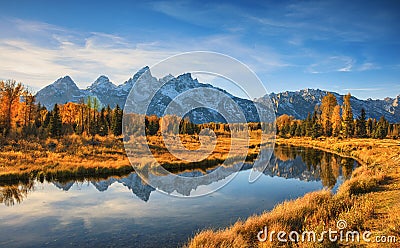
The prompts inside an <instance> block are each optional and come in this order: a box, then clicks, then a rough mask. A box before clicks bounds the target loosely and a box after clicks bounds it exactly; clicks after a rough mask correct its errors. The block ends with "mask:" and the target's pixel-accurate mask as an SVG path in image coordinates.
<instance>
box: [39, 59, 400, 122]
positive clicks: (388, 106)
mask: <svg viewBox="0 0 400 248" xmlns="http://www.w3.org/2000/svg"><path fill="white" fill-rule="evenodd" d="M144 73H145V74H146V73H147V74H148V75H147V76H148V77H150V78H151V79H152V80H155V81H156V83H157V80H158V83H159V85H160V84H164V85H163V87H162V88H161V89H160V90H159V91H158V92H157V94H156V95H155V97H154V99H153V101H152V102H151V104H150V107H149V110H148V114H156V115H158V116H160V115H162V113H163V111H164V110H165V108H166V106H167V105H168V104H169V103H170V102H171V101H172V99H173V98H174V97H176V96H177V95H179V94H180V93H182V92H185V91H187V90H190V89H194V88H209V89H215V90H218V91H220V92H223V93H225V94H227V95H228V96H230V97H231V98H232V99H233V100H234V101H235V102H236V103H238V105H239V106H240V107H241V108H242V110H243V113H244V115H245V117H246V119H247V121H257V115H256V114H255V113H256V108H255V104H265V103H271V102H272V104H273V107H274V110H275V113H276V115H277V116H280V115H283V114H288V115H291V116H294V117H295V118H296V119H305V118H306V117H307V114H308V113H312V112H313V111H314V108H315V106H316V105H318V104H321V100H322V98H323V97H324V96H325V95H326V94H327V93H328V91H323V90H320V89H303V90H299V91H286V92H281V93H271V94H267V95H265V96H262V97H260V98H257V99H254V100H253V101H251V100H248V99H243V98H239V97H235V96H233V95H231V94H229V93H228V92H226V91H225V90H223V89H220V88H217V87H214V86H212V85H211V84H205V83H200V82H198V80H197V79H193V78H192V76H191V74H190V73H185V74H182V75H179V76H177V77H173V76H172V75H167V76H165V77H164V78H161V79H155V78H154V77H152V76H151V72H150V69H149V67H147V66H146V67H143V68H142V69H140V70H139V71H138V72H137V73H136V74H135V75H134V76H133V77H132V78H130V79H128V80H127V81H125V82H124V83H123V84H120V85H118V86H117V85H115V84H114V83H112V82H111V81H110V80H109V78H108V77H106V76H100V77H99V78H98V79H96V81H94V82H93V83H92V84H91V85H90V86H89V87H87V88H86V89H79V88H78V86H77V85H76V84H75V82H74V81H73V80H72V79H71V78H70V77H69V76H65V77H62V78H59V79H58V80H56V81H55V82H54V83H52V84H50V85H48V86H46V87H44V88H43V89H41V90H40V91H39V92H37V94H36V99H37V101H38V102H40V103H41V104H42V105H44V106H46V107H47V108H48V109H52V108H53V106H54V104H56V103H59V104H64V103H66V102H79V101H82V100H83V99H86V98H87V97H88V96H92V97H96V98H97V99H98V100H99V101H100V103H101V104H102V105H103V106H107V105H110V107H112V108H114V107H115V106H116V105H117V104H118V105H119V106H120V107H122V108H123V107H124V106H125V102H126V99H127V97H128V95H129V92H130V91H131V89H132V87H133V85H134V84H135V83H136V81H137V80H138V79H139V78H140V77H141V76H142V75H143V74H144ZM331 93H332V94H333V95H335V97H336V98H337V101H338V104H342V103H343V95H340V94H338V93H336V92H331ZM268 97H269V99H270V101H269V100H268ZM214 100H218V99H214ZM399 102H400V95H398V96H397V97H396V98H389V97H387V98H385V99H382V100H379V99H378V100H373V99H367V100H362V99H358V98H356V97H353V96H352V97H351V106H352V109H353V113H354V116H355V117H357V116H358V115H359V114H360V112H361V109H362V108H364V109H365V111H366V114H367V117H371V118H377V119H379V118H380V117H381V116H384V117H385V118H386V119H387V120H388V121H390V122H393V123H394V122H400V106H399ZM196 111H197V113H191V115H190V118H191V119H192V121H194V122H196V123H202V122H208V121H214V122H224V121H225V120H224V119H223V117H222V116H221V115H218V113H216V112H215V111H212V110H209V109H201V110H196Z"/></svg>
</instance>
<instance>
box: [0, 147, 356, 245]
mask: <svg viewBox="0 0 400 248" xmlns="http://www.w3.org/2000/svg"><path fill="white" fill-rule="evenodd" d="M355 166H357V163H356V161H354V160H352V159H349V158H343V157H339V156H337V155H333V154H330V153H326V152H322V151H318V150H313V149H306V148H299V147H288V146H277V147H275V150H274V154H273V155H272V158H271V160H270V163H269V164H268V167H267V168H266V169H265V171H264V172H263V175H262V177H260V178H259V179H258V180H257V181H256V182H254V183H249V182H248V177H249V169H248V167H249V166H244V168H243V170H241V171H240V172H239V173H238V174H237V175H236V177H235V178H234V179H233V180H232V181H230V182H229V183H228V184H227V185H226V186H224V187H223V188H221V189H220V190H218V191H216V192H214V193H212V194H209V195H206V196H202V197H195V198H179V197H173V196H169V195H167V194H165V193H160V192H158V191H156V190H155V189H154V188H152V187H151V186H149V185H146V184H145V183H144V182H143V181H142V180H141V179H140V177H138V176H137V174H135V173H131V174H129V175H126V176H122V177H117V176H115V177H113V176H111V177H109V178H95V179H94V178H90V179H85V180H80V181H65V180H64V181H60V180H58V181H55V180H53V181H44V182H43V183H41V182H39V181H37V180H32V181H30V182H25V183H13V184H6V183H4V182H3V183H2V184H1V186H0V247H72V246H80V247H114V246H124V247H178V246H182V245H183V244H185V242H187V240H188V239H189V238H190V237H191V236H193V235H194V234H195V233H196V232H197V231H199V230H202V229H204V228H221V227H226V226H228V225H230V224H232V223H234V222H235V221H237V220H238V219H239V218H240V219H245V218H247V217H248V216H250V215H253V214H260V213H262V212H263V211H265V210H270V209H272V208H273V207H274V205H276V204H277V203H280V202H283V201H285V200H289V199H294V198H297V197H299V196H302V195H304V194H306V193H307V192H311V191H316V190H319V189H322V188H329V189H331V190H332V191H335V190H336V189H337V187H338V186H339V185H340V184H341V183H342V182H343V180H345V179H346V178H348V177H349V176H350V174H351V172H352V170H353V168H354V167H355ZM192 172H193V173H196V170H193V171H192ZM184 173H186V174H187V172H184ZM199 173H200V172H199ZM195 190H200V189H193V191H192V192H194V191H195Z"/></svg>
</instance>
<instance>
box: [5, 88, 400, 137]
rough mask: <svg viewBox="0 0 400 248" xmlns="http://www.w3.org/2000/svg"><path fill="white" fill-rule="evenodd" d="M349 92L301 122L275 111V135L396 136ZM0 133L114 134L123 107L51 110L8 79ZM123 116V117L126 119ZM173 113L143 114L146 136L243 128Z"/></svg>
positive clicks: (89, 101)
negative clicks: (355, 106)
mask: <svg viewBox="0 0 400 248" xmlns="http://www.w3.org/2000/svg"><path fill="white" fill-rule="evenodd" d="M350 98H351V95H350V93H348V94H347V95H345V96H344V99H343V106H340V105H339V104H338V103H337V99H336V97H335V96H334V95H333V94H331V93H328V94H327V95H326V96H325V97H324V98H323V99H322V103H321V105H316V106H315V110H314V112H313V113H309V114H308V116H307V118H306V119H305V120H296V119H294V118H293V117H292V116H289V115H286V114H284V115H281V116H279V117H278V118H277V119H276V133H277V135H279V136H280V137H284V138H288V137H304V136H307V137H312V138H318V137H320V136H325V137H341V138H352V137H356V138H380V139H382V138H393V139H397V138H398V137H399V128H400V124H394V123H389V122H388V121H387V120H386V119H385V118H384V117H383V116H382V117H381V118H380V119H379V120H376V119H372V118H368V119H367V118H366V111H365V110H364V109H362V111H361V113H357V114H358V117H357V118H354V114H353V111H352V108H351V103H350ZM0 109H1V112H0V134H1V137H2V138H14V139H18V138H29V137H37V138H39V139H46V138H48V137H51V138H56V137H60V136H64V135H70V134H77V135H86V136H95V135H100V136H107V135H114V136H120V135H121V134H122V119H123V110H122V109H121V107H120V106H118V105H117V106H116V107H115V108H114V109H112V108H110V106H106V107H105V106H100V102H99V100H98V99H97V98H95V97H90V96H89V97H87V98H86V99H81V100H80V102H79V103H72V102H68V103H65V104H55V105H54V108H53V109H52V110H48V109H46V107H44V106H42V105H41V104H40V103H37V102H36V101H35V96H34V95H33V94H32V92H30V91H29V90H28V89H27V88H26V87H24V85H22V84H21V83H17V82H16V81H14V80H6V81H0ZM132 116H133V118H132V121H129V122H127V123H129V124H126V125H130V126H129V127H128V128H127V130H131V131H130V132H131V133H127V134H128V135H133V134H134V133H135V132H139V131H140V128H143V127H141V125H140V123H137V121H136V122H135V118H134V115H132ZM128 118H129V117H128ZM174 118H178V117H175V116H165V117H162V118H160V117H157V116H155V115H152V116H146V117H145V129H146V130H145V132H146V135H151V136H152V135H157V134H160V132H161V126H162V125H161V122H162V121H163V123H164V124H165V127H164V128H167V129H170V130H177V129H178V130H179V133H180V134H189V135H193V134H198V133H199V132H200V130H202V129H204V128H209V129H211V130H214V131H217V132H219V133H226V132H229V131H230V128H232V127H233V128H237V129H243V126H242V125H240V124H233V125H230V126H229V125H228V124H226V123H225V124H224V123H205V124H194V123H192V122H191V121H190V120H189V119H188V118H184V119H183V120H181V121H180V124H179V126H178V125H177V124H174V123H178V122H177V121H176V120H174ZM172 125H174V126H172ZM248 128H249V129H250V130H258V129H261V124H260V123H248Z"/></svg>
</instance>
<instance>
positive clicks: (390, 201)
mask: <svg viewBox="0 0 400 248" xmlns="http://www.w3.org/2000/svg"><path fill="white" fill-rule="evenodd" d="M277 143H278V144H287V145H295V146H304V147H313V148H319V149H323V150H328V151H333V152H336V153H339V154H341V155H346V156H352V157H354V158H356V159H357V160H358V161H360V162H361V163H362V166H360V167H359V168H357V169H356V170H354V171H353V173H352V177H351V178H350V179H349V180H347V181H345V182H344V183H343V184H342V185H341V186H340V188H339V190H338V192H337V193H336V194H332V193H331V192H329V191H326V190H322V191H318V192H312V193H308V194H306V195H305V196H303V197H301V198H299V199H296V200H293V201H288V202H284V203H281V204H279V205H277V206H276V207H275V208H274V209H273V210H271V211H269V212H265V213H263V214H261V215H257V216H252V217H249V218H248V219H247V220H245V221H238V222H236V223H235V224H233V225H232V226H230V227H227V228H225V229H221V230H211V229H208V230H203V231H201V232H199V233H198V234H196V235H195V236H194V237H193V238H192V239H190V240H189V241H188V243H187V245H186V247H190V248H198V247H339V246H343V245H347V246H348V245H350V246H352V245H364V246H376V244H374V243H367V244H366V243H357V244H354V243H353V244H348V243H340V242H331V241H330V240H329V239H325V240H324V242H322V243H318V242H317V243H309V242H299V243H293V242H288V243H279V242H278V241H277V239H275V240H273V242H270V241H269V240H267V241H266V242H259V241H258V239H257V234H258V232H259V231H260V230H263V228H264V226H267V227H268V229H269V230H279V231H286V232H287V233H289V232H290V231H304V230H309V231H310V230H312V231H315V232H321V231H322V230H328V229H329V228H332V229H333V230H335V228H336V221H337V220H346V221H347V224H348V226H347V228H348V229H349V230H359V231H361V230H372V231H374V232H373V233H374V234H375V235H377V234H381V235H382V234H384V235H385V234H386V235H390V234H398V235H399V234H400V228H399V226H400V224H399V220H400V202H399V200H400V198H399V196H400V184H399V182H400V180H399V179H400V173H399V165H400V163H399V162H400V161H399V160H400V143H399V142H398V141H394V140H379V141H377V140H364V139H363V140H358V139H351V140H336V139H325V140H311V139H278V140H277ZM388 192H390V194H387V193H388ZM382 203H383V204H382ZM377 223H379V225H377ZM399 238H400V236H399ZM393 245H394V246H393ZM396 245H397V244H386V246H388V247H396Z"/></svg>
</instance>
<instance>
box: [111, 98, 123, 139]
mask: <svg viewBox="0 0 400 248" xmlns="http://www.w3.org/2000/svg"><path fill="white" fill-rule="evenodd" d="M122 116H123V112H122V109H121V108H120V107H119V105H118V104H117V106H116V107H115V109H114V111H113V116H112V125H111V129H112V133H113V134H114V135H115V136H120V135H121V134H122Z"/></svg>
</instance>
